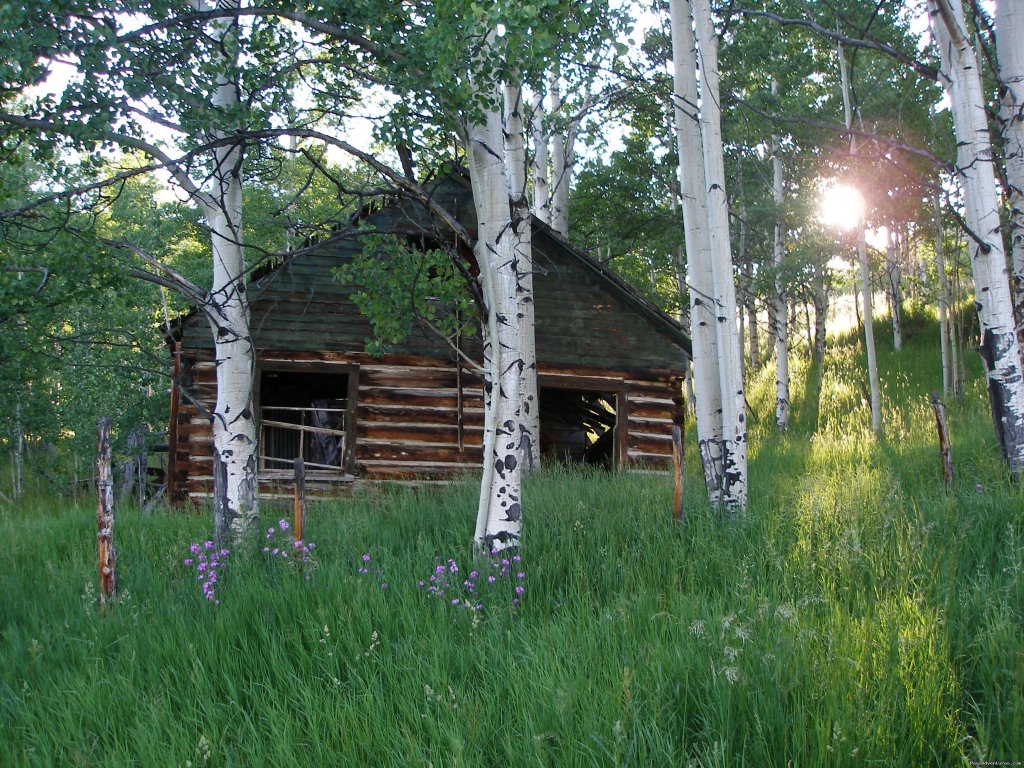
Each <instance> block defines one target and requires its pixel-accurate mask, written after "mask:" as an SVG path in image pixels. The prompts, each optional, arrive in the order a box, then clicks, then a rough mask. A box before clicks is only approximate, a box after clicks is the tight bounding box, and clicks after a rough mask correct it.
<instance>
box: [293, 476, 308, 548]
mask: <svg viewBox="0 0 1024 768" xmlns="http://www.w3.org/2000/svg"><path fill="white" fill-rule="evenodd" d="M292 532H293V534H294V536H295V540H296V541H305V540H306V462H304V461H303V460H302V459H300V458H297V459H295V523H294V525H293V526H292Z"/></svg>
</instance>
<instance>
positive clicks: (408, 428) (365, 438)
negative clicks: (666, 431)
mask: <svg viewBox="0 0 1024 768" xmlns="http://www.w3.org/2000/svg"><path fill="white" fill-rule="evenodd" d="M357 434H358V438H357V440H356V446H357V448H358V446H359V445H360V444H362V445H373V444H375V443H382V442H392V443H401V444H405V443H430V444H433V443H437V444H454V443H457V442H458V438H459V429H458V427H457V426H455V425H431V426H419V425H415V424H387V423H383V422H377V423H367V422H365V421H363V422H360V423H359V425H358V427H357ZM463 437H464V440H465V442H466V443H467V444H469V445H473V444H476V445H482V444H483V442H482V441H483V427H482V426H480V427H478V428H476V429H472V428H470V429H465V428H464V429H463Z"/></svg>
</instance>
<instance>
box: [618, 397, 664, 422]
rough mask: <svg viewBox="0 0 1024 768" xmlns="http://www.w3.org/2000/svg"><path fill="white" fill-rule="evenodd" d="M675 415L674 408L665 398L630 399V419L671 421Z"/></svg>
mask: <svg viewBox="0 0 1024 768" xmlns="http://www.w3.org/2000/svg"><path fill="white" fill-rule="evenodd" d="M673 413H674V406H673V404H672V402H671V401H670V400H666V399H663V398H658V399H656V400H655V399H651V398H629V418H630V420H631V421H632V420H634V419H638V420H643V419H655V420H657V419H668V420H670V421H671V419H672V415H673Z"/></svg>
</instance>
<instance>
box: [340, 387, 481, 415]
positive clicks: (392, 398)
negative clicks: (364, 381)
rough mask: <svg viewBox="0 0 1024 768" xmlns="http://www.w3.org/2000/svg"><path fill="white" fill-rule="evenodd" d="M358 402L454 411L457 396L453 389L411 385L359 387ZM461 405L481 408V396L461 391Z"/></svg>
mask: <svg viewBox="0 0 1024 768" xmlns="http://www.w3.org/2000/svg"><path fill="white" fill-rule="evenodd" d="M359 402H360V403H365V404H367V405H384V404H388V403H395V404H398V405H417V406H431V407H436V408H447V409H450V410H452V411H454V410H455V409H456V408H457V406H458V396H457V394H456V393H455V392H454V391H453V390H446V391H441V392H438V391H436V390H432V389H421V388H412V387H360V388H359ZM462 403H463V407H471V408H483V398H482V397H474V396H468V394H467V393H463V396H462Z"/></svg>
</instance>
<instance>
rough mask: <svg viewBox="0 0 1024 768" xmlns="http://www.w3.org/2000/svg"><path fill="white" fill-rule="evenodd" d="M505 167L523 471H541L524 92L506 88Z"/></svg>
mask: <svg viewBox="0 0 1024 768" xmlns="http://www.w3.org/2000/svg"><path fill="white" fill-rule="evenodd" d="M504 130H505V137H506V139H505V140H506V151H505V164H506V166H507V168H508V184H509V188H508V196H509V200H510V201H511V211H512V237H513V240H514V248H515V254H516V257H515V264H514V269H515V271H516V301H517V307H518V309H517V311H516V313H515V317H516V319H517V322H518V323H519V355H520V359H521V360H522V368H521V380H520V382H519V387H520V396H521V398H522V418H523V422H524V423H525V425H526V431H525V432H523V435H522V440H523V461H524V462H525V466H524V469H525V470H526V471H531V470H534V469H539V468H540V395H539V392H538V389H537V344H536V337H535V335H534V316H535V312H534V302H533V219H532V216H531V215H530V200H529V197H528V196H527V181H526V180H527V170H528V169H527V159H526V130H525V127H524V121H523V91H522V88H520V87H518V86H511V85H506V86H505V129H504Z"/></svg>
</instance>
